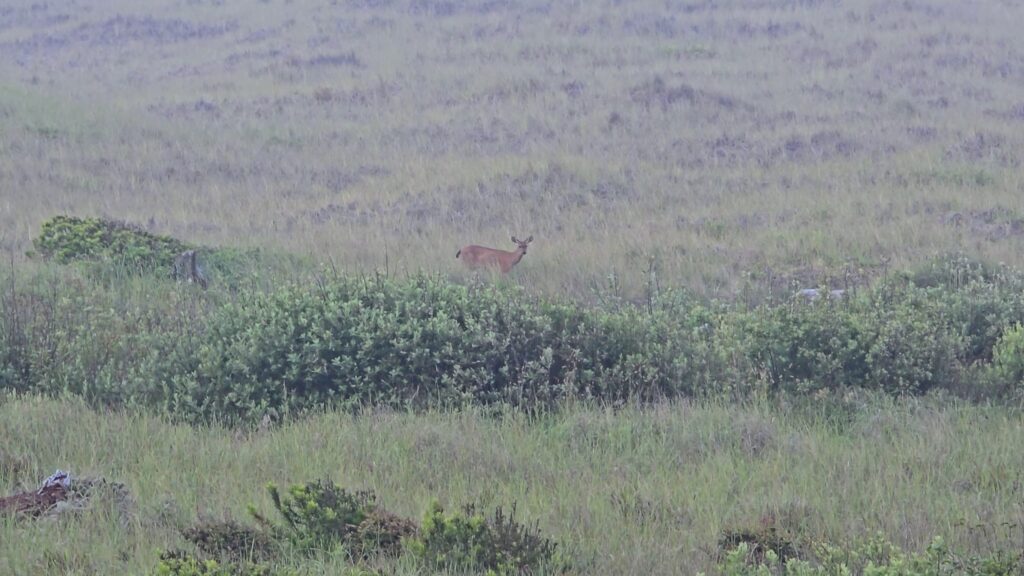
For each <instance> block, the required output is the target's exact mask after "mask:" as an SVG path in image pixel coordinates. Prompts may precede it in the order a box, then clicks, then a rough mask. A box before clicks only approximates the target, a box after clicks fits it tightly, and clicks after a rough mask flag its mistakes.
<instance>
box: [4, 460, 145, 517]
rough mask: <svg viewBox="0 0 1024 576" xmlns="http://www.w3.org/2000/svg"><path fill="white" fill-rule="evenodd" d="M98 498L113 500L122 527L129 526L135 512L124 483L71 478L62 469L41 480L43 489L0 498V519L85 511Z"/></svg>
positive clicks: (133, 502) (98, 479)
mask: <svg viewBox="0 0 1024 576" xmlns="http://www.w3.org/2000/svg"><path fill="white" fill-rule="evenodd" d="M97 496H99V497H103V498H109V499H110V500H111V501H113V503H114V506H115V508H116V510H117V515H118V520H119V521H120V522H121V525H122V526H125V527H128V526H130V524H131V521H132V518H133V517H134V512H135V499H134V498H133V497H132V494H131V492H129V491H128V488H127V487H125V485H124V484H121V483H120V482H109V481H107V480H106V479H103V478H74V479H73V478H72V477H71V475H70V474H68V473H67V472H63V471H61V470H58V471H57V472H56V473H55V474H53V475H52V476H50V477H49V478H47V479H46V480H45V481H43V484H42V487H40V488H39V489H37V490H31V491H26V492H19V493H17V494H14V495H11V496H7V497H3V498H0V516H15V517H19V518H43V517H57V516H60V515H62V514H64V513H66V512H74V511H80V510H84V509H85V508H86V507H87V506H88V504H89V502H90V501H91V500H92V499H93V498H94V497H97Z"/></svg>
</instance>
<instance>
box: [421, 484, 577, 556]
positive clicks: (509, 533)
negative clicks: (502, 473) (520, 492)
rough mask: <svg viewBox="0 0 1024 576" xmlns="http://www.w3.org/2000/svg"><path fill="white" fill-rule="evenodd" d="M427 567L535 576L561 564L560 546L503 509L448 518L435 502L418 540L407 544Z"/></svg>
mask: <svg viewBox="0 0 1024 576" xmlns="http://www.w3.org/2000/svg"><path fill="white" fill-rule="evenodd" d="M409 547H410V549H411V550H412V552H413V553H414V554H416V556H418V557H419V558H420V559H422V560H423V561H424V562H425V563H426V564H427V565H428V566H431V567H434V568H437V569H444V568H456V569H472V570H480V571H486V572H487V573H488V574H523V573H526V574H532V573H535V572H537V571H539V570H541V569H543V568H551V567H552V566H554V565H555V564H557V562H558V558H557V557H556V552H555V549H556V544H555V543H554V542H552V541H550V540H548V539H547V538H544V537H542V536H541V535H540V532H539V530H538V529H537V528H536V527H534V528H532V529H531V528H529V527H527V526H523V525H522V524H519V523H518V522H516V521H515V518H514V511H513V514H511V515H508V516H506V515H505V514H504V513H503V512H502V510H501V508H498V509H497V510H495V513H494V516H493V517H491V518H487V517H485V516H484V515H483V514H480V513H479V512H477V511H476V509H475V508H474V507H473V506H467V507H465V508H464V509H463V512H462V513H454V514H451V515H448V514H445V512H444V509H443V508H442V507H441V505H440V504H438V503H437V502H434V503H433V504H432V505H431V507H430V509H429V510H428V511H427V514H426V516H425V517H424V518H423V525H422V527H421V529H420V535H419V538H418V539H416V540H413V541H411V542H410V543H409Z"/></svg>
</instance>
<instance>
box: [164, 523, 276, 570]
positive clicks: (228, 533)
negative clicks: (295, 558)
mask: <svg viewBox="0 0 1024 576" xmlns="http://www.w3.org/2000/svg"><path fill="white" fill-rule="evenodd" d="M182 536H184V537H185V540H188V541H189V542H191V543H192V544H194V545H195V546H196V548H198V549H199V550H200V551H201V552H203V553H204V554H207V555H209V556H212V557H214V558H217V559H219V560H227V561H229V562H242V561H262V560H267V559H269V558H271V557H273V556H275V555H277V553H278V550H277V544H276V543H275V542H274V541H273V539H272V538H271V537H270V535H268V534H267V533H266V532H263V531H260V530H257V529H254V528H251V527H248V526H242V525H241V524H239V523H238V522H235V521H233V520H225V521H220V522H201V523H199V524H196V525H195V526H191V527H189V528H187V529H185V530H184V531H183V532H182Z"/></svg>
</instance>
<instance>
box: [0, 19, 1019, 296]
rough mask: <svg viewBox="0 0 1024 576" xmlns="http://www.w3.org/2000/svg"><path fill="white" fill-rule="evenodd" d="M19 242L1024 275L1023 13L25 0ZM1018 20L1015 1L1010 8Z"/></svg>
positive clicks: (8, 78) (740, 285) (579, 281)
mask: <svg viewBox="0 0 1024 576" xmlns="http://www.w3.org/2000/svg"><path fill="white" fill-rule="evenodd" d="M8 5H9V7H10V10H8V11H6V12H5V15H4V16H3V17H2V18H3V20H2V21H0V70H4V71H5V72H4V73H3V74H2V75H0V131H2V133H3V138H0V147H2V151H3V154H0V186H2V189H3V198H2V200H0V230H2V231H3V232H0V244H2V246H3V248H5V249H6V250H9V251H13V252H14V253H16V254H20V253H22V252H23V251H24V250H25V249H26V248H27V247H28V245H29V240H30V237H31V235H32V233H33V232H34V230H36V229H37V227H38V224H39V223H40V222H42V221H43V220H44V219H45V218H48V217H50V216H52V215H54V214H55V213H63V212H69V213H75V214H82V215H105V216H112V217H117V218H124V219H128V220H131V221H134V222H137V223H139V224H142V225H145V226H149V227H151V228H152V229H154V230H157V231H161V232H169V233H172V234H174V235H176V236H178V237H182V238H184V239H186V240H189V241H196V242H204V243H221V244H249V245H261V246H272V247H277V248H284V249H287V250H291V251H295V252H302V253H308V254H312V255H314V256H315V257H317V258H318V259H322V260H324V261H327V260H331V261H334V262H336V263H338V264H340V265H343V266H345V267H350V268H354V269H362V270H367V269H374V268H378V267H382V266H384V264H385V262H387V263H388V265H389V266H390V267H391V268H392V269H399V270H401V269H405V270H419V269H428V270H435V271H445V272H449V271H450V272H453V273H455V272H456V271H457V270H458V262H457V261H455V259H454V258H452V257H451V256H452V255H453V254H454V252H455V250H456V249H457V248H458V247H460V246H462V245H465V244H469V243H481V244H489V245H493V246H496V247H503V246H505V245H507V244H508V237H509V236H510V235H512V234H517V235H523V236H525V235H529V234H533V235H534V236H536V238H537V242H536V243H535V246H534V248H533V249H532V250H531V252H530V254H529V255H528V257H527V259H526V260H525V261H524V263H523V265H522V266H521V267H520V268H519V269H517V270H516V272H515V275H516V277H517V278H518V280H519V281H520V282H522V283H524V284H527V285H530V286H535V287H537V288H538V289H540V290H543V291H546V292H552V293H553V292H557V293H569V294H572V295H574V296H577V297H580V296H589V295H590V291H591V288H592V287H593V285H594V284H595V283H601V282H603V281H604V280H605V279H607V278H608V277H609V276H610V275H614V276H615V277H616V278H617V279H618V281H619V282H620V284H621V286H622V290H623V293H624V294H625V295H626V296H628V297H636V296H637V295H638V294H640V293H641V291H642V287H643V285H644V282H645V278H644V272H645V271H647V270H648V269H650V268H652V266H653V268H655V269H657V271H658V272H659V274H660V278H661V279H662V280H663V281H664V282H667V283H671V284H684V285H687V286H689V287H691V288H694V289H697V290H699V291H701V292H703V293H706V294H712V295H716V296H719V297H732V296H734V295H735V294H736V292H737V291H741V290H744V289H746V288H747V287H749V286H754V287H756V288H757V289H759V290H761V291H767V290H768V289H769V288H772V289H776V290H790V289H792V287H793V286H794V285H801V286H807V285H814V284H818V283H820V282H831V283H833V284H836V285H838V284H840V283H843V282H860V283H863V282H866V281H867V280H869V279H870V278H873V277H874V276H875V275H877V274H879V273H881V272H883V271H884V270H885V269H886V268H887V267H892V266H906V265H910V264H913V263H917V262H920V261H922V260H924V259H927V258H929V257H931V256H934V255H935V254H936V253H940V252H947V251H953V250H963V251H965V252H967V253H969V254H971V255H974V256H979V257H984V258H987V259H991V260H997V261H998V260H1003V261H1006V262H1009V263H1014V264H1024V261H1022V260H1021V256H1020V254H1022V253H1024V250H1021V247H1022V244H1021V242H1022V238H1024V233H1022V232H1024V225H1022V224H1021V222H1022V218H1024V216H1022V214H1024V205H1022V200H1021V195H1020V194H1019V187H1020V183H1021V179H1020V176H1019V170H1017V167H1018V160H1017V159H1018V158H1019V157H1020V155H1021V154H1020V152H1021V150H1022V144H1024V140H1022V138H1021V136H1020V130H1018V129H1017V125H1018V124H1019V123H1020V121H1021V118H1022V115H1021V103H1022V102H1024V89H1022V88H1021V86H1022V84H1021V82H1020V81H1019V80H1020V78H1021V74H1022V73H1024V72H1022V70H1021V67H1020V61H1021V57H1022V55H1024V44H1022V40H1021V38H1020V35H1019V34H1017V33H1016V29H1015V28H1014V26H1013V25H1012V23H1013V22H1016V21H1019V20H1020V17H1021V16H1022V14H1020V13H1018V12H1019V10H1020V7H1017V6H1004V5H997V4H981V5H977V6H971V7H970V8H969V9H968V8H966V7H964V6H963V5H962V3H959V2H954V1H952V0H946V1H941V2H933V3H928V4H927V5H924V4H914V3H911V4H906V3H903V4H900V3H897V4H892V3H875V2H869V1H867V0H858V1H856V2H849V3H844V4H843V6H842V7H837V6H835V5H832V4H829V3H817V2H805V3H792V2H786V1H782V0H778V1H775V0H770V1H767V2H753V3H721V2H693V3H685V4H678V5H677V4H671V3H670V4H669V5H666V4H664V3H660V2H649V1H641V2H631V3H628V4H627V5H621V4H619V3H614V5H613V4H612V3H602V2H597V3H593V2H592V3H586V4H579V3H575V4H573V3H570V4H565V3H561V2H552V1H550V0H522V1H516V2H498V3H481V2H473V1H469V0H465V1H462V0H459V1H455V2H433V1H421V0H400V1H397V2H387V3H364V2H355V1H351V2H328V1H326V0H301V1H296V2H292V3H289V4H287V5H281V4H278V3H273V2H264V3H256V4H254V5H252V6H248V5H246V6H245V7H242V6H236V5H233V4H229V3H209V4H200V3H191V4H189V5H188V6H185V7H182V6H179V5H178V3H175V2H169V1H167V2H164V1H158V2H147V3H146V4H145V5H144V6H143V5H139V4H137V3H131V2H126V1H123V0H122V1H115V2H86V3H80V4H76V5H74V6H67V7H60V6H57V5H39V4H38V3H32V2H29V0H15V1H14V2H9V3H8ZM1007 10H1009V12H1007Z"/></svg>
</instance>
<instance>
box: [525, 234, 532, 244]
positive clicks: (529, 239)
mask: <svg viewBox="0 0 1024 576" xmlns="http://www.w3.org/2000/svg"><path fill="white" fill-rule="evenodd" d="M530 242H533V236H530V237H529V238H527V239H526V243H527V244H529V243H530Z"/></svg>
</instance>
